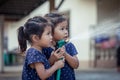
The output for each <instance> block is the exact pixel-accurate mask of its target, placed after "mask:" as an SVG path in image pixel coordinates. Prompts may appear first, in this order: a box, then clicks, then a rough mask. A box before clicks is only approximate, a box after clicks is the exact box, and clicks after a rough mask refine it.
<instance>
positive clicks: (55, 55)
mask: <svg viewBox="0 0 120 80" xmlns="http://www.w3.org/2000/svg"><path fill="white" fill-rule="evenodd" d="M59 53H60V54H59ZM63 54H64V53H63V52H62V51H61V50H60V48H59V49H57V50H56V51H53V52H52V54H51V56H50V58H49V62H50V64H51V65H53V64H54V62H55V61H57V60H59V59H60V58H62V57H63Z"/></svg>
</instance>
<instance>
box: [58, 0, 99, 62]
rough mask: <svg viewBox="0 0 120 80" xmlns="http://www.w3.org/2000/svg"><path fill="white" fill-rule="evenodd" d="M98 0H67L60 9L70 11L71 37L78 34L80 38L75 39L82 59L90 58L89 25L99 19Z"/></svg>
mask: <svg viewBox="0 0 120 80" xmlns="http://www.w3.org/2000/svg"><path fill="white" fill-rule="evenodd" d="M96 8H97V6H96V0H74V1H71V0H65V2H64V3H63V5H62V6H61V8H60V11H62V12H63V11H67V10H69V11H70V34H71V38H74V37H76V35H78V38H77V39H78V40H75V41H73V43H75V45H76V47H77V50H78V51H79V54H78V57H79V59H80V60H88V59H89V52H90V50H89V35H88V34H89V32H88V30H89V27H90V26H91V25H94V24H96V21H97V9H96Z"/></svg>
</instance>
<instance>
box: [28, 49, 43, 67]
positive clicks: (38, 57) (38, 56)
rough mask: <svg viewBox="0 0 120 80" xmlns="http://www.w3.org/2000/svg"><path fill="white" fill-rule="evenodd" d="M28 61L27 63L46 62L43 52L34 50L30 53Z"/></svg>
mask: <svg viewBox="0 0 120 80" xmlns="http://www.w3.org/2000/svg"><path fill="white" fill-rule="evenodd" d="M27 61H28V64H27V65H30V64H33V63H37V62H40V63H43V64H44V57H43V56H42V53H40V52H38V51H34V53H28V55H27Z"/></svg>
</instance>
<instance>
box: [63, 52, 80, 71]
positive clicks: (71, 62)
mask: <svg viewBox="0 0 120 80" xmlns="http://www.w3.org/2000/svg"><path fill="white" fill-rule="evenodd" d="M64 57H65V60H66V61H67V62H68V64H69V65H70V66H71V67H72V68H74V69H77V68H78V67H79V60H78V58H77V56H76V55H74V56H71V55H69V54H68V53H65V54H64Z"/></svg>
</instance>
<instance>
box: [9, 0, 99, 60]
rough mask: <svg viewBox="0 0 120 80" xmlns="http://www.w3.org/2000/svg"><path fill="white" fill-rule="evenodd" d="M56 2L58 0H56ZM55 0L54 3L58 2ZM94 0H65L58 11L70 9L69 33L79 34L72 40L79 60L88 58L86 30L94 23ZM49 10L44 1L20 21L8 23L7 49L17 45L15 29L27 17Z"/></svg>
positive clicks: (42, 13) (73, 35)
mask: <svg viewBox="0 0 120 80" xmlns="http://www.w3.org/2000/svg"><path fill="white" fill-rule="evenodd" d="M57 1H58V2H59V1H60V0H57ZM58 2H56V5H57V4H58ZM96 8H97V7H96V0H74V1H72V0H65V1H64V3H63V5H62V6H61V8H60V12H64V11H70V34H71V37H75V36H76V35H80V36H79V40H75V41H73V43H75V45H76V47H77V50H78V52H79V54H78V57H79V59H80V60H88V59H89V55H88V54H89V38H88V37H89V35H88V30H89V26H90V25H94V24H96V16H97V15H96V14H97V13H96V12H97V11H96ZM48 11H49V3H48V2H46V3H45V4H43V5H42V6H40V7H39V8H37V9H36V10H34V11H33V12H32V13H31V14H30V15H29V16H27V17H25V18H24V19H22V20H21V21H18V22H14V23H12V24H10V25H9V31H8V36H9V44H8V45H9V50H11V49H13V48H15V47H17V46H18V44H17V34H16V29H17V28H18V27H19V26H21V25H23V24H24V23H25V21H26V19H28V18H29V17H33V16H35V15H42V16H43V15H44V14H46V13H48Z"/></svg>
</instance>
